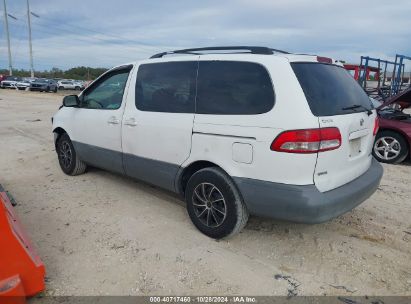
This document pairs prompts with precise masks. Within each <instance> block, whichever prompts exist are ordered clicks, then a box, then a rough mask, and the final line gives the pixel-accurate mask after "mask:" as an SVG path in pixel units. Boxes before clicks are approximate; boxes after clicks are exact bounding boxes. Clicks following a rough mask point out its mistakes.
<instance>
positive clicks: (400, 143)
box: [373, 130, 408, 164]
mask: <svg viewBox="0 0 411 304" xmlns="http://www.w3.org/2000/svg"><path fill="white" fill-rule="evenodd" d="M373 155H374V157H375V158H376V159H377V160H378V161H380V162H383V163H388V164H398V163H400V162H402V161H403V160H404V159H405V158H406V157H407V155H408V145H407V142H406V141H405V139H404V137H402V135H400V134H399V133H397V132H394V131H390V130H384V131H381V132H378V134H377V136H376V138H375V142H374V147H373Z"/></svg>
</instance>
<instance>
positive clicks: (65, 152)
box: [60, 141, 73, 168]
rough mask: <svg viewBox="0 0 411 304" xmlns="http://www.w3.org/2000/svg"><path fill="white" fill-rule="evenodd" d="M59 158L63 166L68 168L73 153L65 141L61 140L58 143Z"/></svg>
mask: <svg viewBox="0 0 411 304" xmlns="http://www.w3.org/2000/svg"><path fill="white" fill-rule="evenodd" d="M60 159H61V162H62V164H63V166H64V167H65V168H69V167H70V165H71V162H72V161H73V153H72V151H71V147H70V144H69V143H68V142H67V141H63V142H62V143H61V145H60Z"/></svg>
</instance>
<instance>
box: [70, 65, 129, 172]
mask: <svg viewBox="0 0 411 304" xmlns="http://www.w3.org/2000/svg"><path fill="white" fill-rule="evenodd" d="M131 68H132V66H126V67H121V68H116V69H113V70H112V71H109V72H108V73H106V74H104V75H103V76H101V77H100V78H99V79H98V80H97V81H96V82H94V83H93V84H92V85H91V86H90V87H89V88H87V89H86V90H85V91H84V92H83V94H82V95H81V96H80V102H81V104H80V107H79V108H73V113H72V116H71V117H70V120H71V125H72V128H71V129H72V132H71V134H70V137H71V140H72V142H73V145H74V148H75V150H76V152H77V153H78V154H79V157H80V159H82V160H83V161H84V162H86V163H88V164H90V165H94V166H96V167H99V168H103V169H107V170H110V171H115V172H119V173H124V171H123V163H122V153H121V119H122V116H123V111H124V102H122V101H123V95H126V94H124V92H125V91H126V85H127V80H128V78H129V74H130V70H131Z"/></svg>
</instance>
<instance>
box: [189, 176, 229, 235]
mask: <svg viewBox="0 0 411 304" xmlns="http://www.w3.org/2000/svg"><path fill="white" fill-rule="evenodd" d="M192 201H193V206H194V213H195V215H196V216H197V218H198V219H199V220H200V222H201V223H202V224H204V225H206V226H207V227H211V228H215V227H218V226H220V225H221V224H222V223H223V222H224V220H225V218H226V214H227V210H226V209H227V207H226V203H225V199H224V196H223V194H222V193H221V191H220V190H219V189H218V188H217V187H216V186H215V185H213V184H210V183H201V184H199V185H197V186H196V187H195V189H194V192H193V198H192Z"/></svg>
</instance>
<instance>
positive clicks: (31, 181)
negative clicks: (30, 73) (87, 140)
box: [0, 90, 411, 296]
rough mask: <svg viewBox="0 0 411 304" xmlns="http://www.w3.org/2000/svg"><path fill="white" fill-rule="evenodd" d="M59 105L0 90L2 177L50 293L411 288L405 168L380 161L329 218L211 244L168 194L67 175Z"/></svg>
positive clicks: (272, 224)
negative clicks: (361, 190) (60, 147)
mask: <svg viewBox="0 0 411 304" xmlns="http://www.w3.org/2000/svg"><path fill="white" fill-rule="evenodd" d="M60 104H61V96H58V95H55V94H53V93H35V92H16V91H11V90H0V140H1V150H0V183H1V184H2V185H3V186H4V187H5V188H6V189H7V190H8V191H10V192H11V194H12V195H13V196H14V198H15V200H16V201H17V202H18V206H17V207H16V210H17V213H18V215H19V216H20V219H21V221H22V222H23V225H24V226H25V228H26V230H27V232H28V234H29V235H30V236H31V239H32V241H33V243H34V244H35V246H36V248H37V251H38V253H39V254H40V256H41V257H42V259H43V261H44V263H45V265H46V268H47V278H46V282H47V283H46V284H47V291H46V292H45V294H46V295H152V294H156V295H169V294H174V295H176V294H178V295H198V294H203V295H204V294H205V295H221V294H228V295H234V294H247V295H288V294H289V295H293V294H297V295H350V296H355V295H411V220H410V219H411V199H410V196H411V189H410V184H411V166H410V164H409V163H405V164H402V165H397V166H392V165H384V169H385V173H384V177H383V180H382V183H381V186H380V188H379V190H378V191H377V192H376V193H375V194H374V196H372V197H371V198H370V199H368V200H367V201H366V202H364V203H363V204H362V205H360V206H359V207H357V208H356V209H355V210H353V211H352V212H349V213H347V214H345V215H343V216H341V217H339V218H337V219H335V220H332V221H330V222H328V223H325V224H320V225H302V224H292V223H284V222H277V221H271V220H265V219H261V218H251V219H250V221H249V224H248V225H247V227H246V228H245V229H244V231H243V232H242V233H241V234H239V235H238V236H236V237H234V238H231V239H228V240H223V241H215V240H212V239H210V238H207V237H206V236H204V235H202V234H201V233H199V232H198V231H197V230H196V229H195V227H194V226H193V225H192V224H191V222H190V220H189V217H188V215H187V213H186V210H185V207H184V204H183V203H182V202H181V201H180V200H179V199H178V198H177V197H175V196H174V195H172V194H170V193H168V192H165V191H163V190H160V189H157V188H154V187H151V186H149V185H146V184H142V183H140V182H137V181H134V180H131V179H129V178H126V177H122V176H118V175H114V174H111V173H108V172H105V171H101V170H98V169H91V170H90V171H89V172H88V173H87V174H85V175H82V176H77V177H69V176H66V175H64V174H63V172H62V171H61V170H60V168H59V165H58V162H57V157H56V154H55V151H54V145H53V140H52V138H53V136H52V133H51V122H50V118H51V116H52V115H53V113H54V112H55V111H56V110H57V109H58V107H59V105H60ZM1 250H3V249H1Z"/></svg>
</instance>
